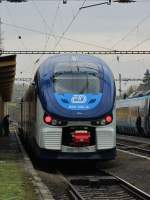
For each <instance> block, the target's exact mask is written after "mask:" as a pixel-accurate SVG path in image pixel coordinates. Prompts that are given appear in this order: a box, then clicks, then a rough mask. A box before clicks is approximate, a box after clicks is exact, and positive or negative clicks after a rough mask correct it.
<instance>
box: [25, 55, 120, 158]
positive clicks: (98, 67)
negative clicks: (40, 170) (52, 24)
mask: <svg viewBox="0 0 150 200" xmlns="http://www.w3.org/2000/svg"><path fill="white" fill-rule="evenodd" d="M115 94H116V92H115V82H114V77H113V74H112V72H111V71H110V69H109V67H108V66H107V65H106V64H105V63H104V62H103V61H102V60H101V59H99V58H96V57H93V56H88V55H80V54H63V55H57V56H52V57H49V58H48V59H47V60H46V61H45V62H44V63H43V64H41V65H40V66H39V68H38V70H37V72H36V75H35V78H34V83H33V84H31V85H30V87H29V89H28V90H27V92H26V95H25V96H24V98H23V99H22V102H21V127H22V132H23V137H24V139H25V140H26V141H27V142H28V143H29V144H30V146H31V147H32V150H34V152H35V153H36V155H38V156H39V157H40V158H44V159H69V160H70V159H92V160H98V159H103V160H110V159H114V158H115V155H116V110H115Z"/></svg>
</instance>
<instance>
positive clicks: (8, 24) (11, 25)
mask: <svg viewBox="0 0 150 200" xmlns="http://www.w3.org/2000/svg"><path fill="white" fill-rule="evenodd" d="M1 23H2V24H3V25H5V26H10V27H13V28H17V29H22V30H25V31H29V32H33V33H38V34H42V35H43V34H44V35H49V33H46V32H43V31H41V30H36V29H32V28H27V27H24V26H20V25H14V24H10V23H6V22H4V21H2V22H1ZM51 35H54V36H55V37H57V38H61V37H62V38H63V39H64V40H68V41H72V42H75V43H80V44H83V45H88V46H93V47H97V48H100V49H105V50H110V49H109V48H106V47H103V46H100V45H97V44H93V43H89V42H83V41H81V40H75V39H72V38H69V37H64V36H60V35H56V34H51Z"/></svg>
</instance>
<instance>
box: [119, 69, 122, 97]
mask: <svg viewBox="0 0 150 200" xmlns="http://www.w3.org/2000/svg"><path fill="white" fill-rule="evenodd" d="M121 81H122V77H121V74H120V73H119V97H121V92H122V88H121Z"/></svg>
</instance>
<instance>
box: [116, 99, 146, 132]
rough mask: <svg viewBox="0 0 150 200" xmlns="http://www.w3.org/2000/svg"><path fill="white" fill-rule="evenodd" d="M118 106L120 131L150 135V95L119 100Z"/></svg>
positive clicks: (117, 113)
mask: <svg viewBox="0 0 150 200" xmlns="http://www.w3.org/2000/svg"><path fill="white" fill-rule="evenodd" d="M116 107H117V108H116V118H117V119H116V124H117V131H118V132H119V133H125V134H129V135H140V136H150V96H144V97H137V98H130V99H122V100H118V101H117V105H116Z"/></svg>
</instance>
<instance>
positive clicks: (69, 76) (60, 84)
mask: <svg viewBox="0 0 150 200" xmlns="http://www.w3.org/2000/svg"><path fill="white" fill-rule="evenodd" d="M54 89H55V92H58V93H74V94H85V93H86V94H87V93H99V92H100V91H101V84H100V78H99V77H98V76H97V74H94V73H87V72H85V73H81V72H80V73H79V72H78V73H62V74H61V73H60V74H57V75H55V76H54Z"/></svg>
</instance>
